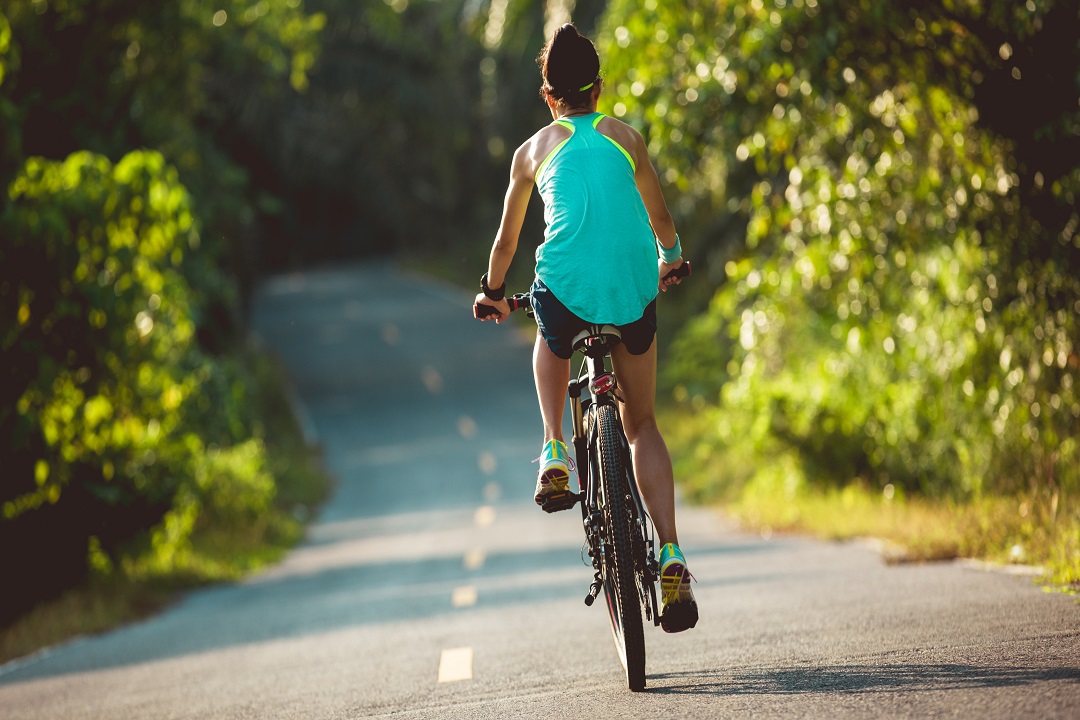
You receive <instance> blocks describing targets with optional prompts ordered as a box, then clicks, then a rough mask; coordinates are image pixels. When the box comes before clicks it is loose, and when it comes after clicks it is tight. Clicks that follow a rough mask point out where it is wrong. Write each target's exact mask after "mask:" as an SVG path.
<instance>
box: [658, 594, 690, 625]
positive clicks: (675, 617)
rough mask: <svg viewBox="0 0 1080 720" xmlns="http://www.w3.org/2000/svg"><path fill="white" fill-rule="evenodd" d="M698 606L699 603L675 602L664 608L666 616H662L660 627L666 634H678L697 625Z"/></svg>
mask: <svg viewBox="0 0 1080 720" xmlns="http://www.w3.org/2000/svg"><path fill="white" fill-rule="evenodd" d="M697 621H698V606H697V602H696V601H694V600H691V601H690V602H675V603H671V604H670V605H668V606H667V607H666V608H664V614H663V615H661V616H660V627H662V628H663V629H664V632H668V633H677V632H682V631H684V630H689V629H690V628H692V627H694V626H696V625H697Z"/></svg>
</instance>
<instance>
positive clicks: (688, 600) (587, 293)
mask: <svg viewBox="0 0 1080 720" xmlns="http://www.w3.org/2000/svg"><path fill="white" fill-rule="evenodd" d="M537 63H538V64H539V65H540V68H541V70H542V72H543V77H544V83H543V86H542V87H541V90H540V94H541V97H542V98H543V99H544V100H545V101H546V102H547V105H548V108H549V109H550V110H551V117H552V119H553V121H554V122H552V123H551V124H550V125H547V126H546V127H544V128H542V129H541V130H540V131H538V132H537V133H536V134H535V135H533V136H532V137H531V138H529V139H528V140H527V141H526V142H525V143H524V144H523V145H522V146H521V147H519V148H518V149H517V151H516V152H515V153H514V159H513V163H512V165H511V169H510V184H509V187H508V189H507V191H506V198H505V201H504V204H503V213H502V221H501V223H500V225H499V230H498V233H497V235H496V236H495V242H494V245H493V246H492V248H491V257H490V259H489V262H488V271H487V273H486V274H485V275H484V276H483V278H482V279H481V290H482V292H481V293H480V294H479V295H477V296H476V303H477V304H480V305H490V306H492V307H494V308H495V309H496V310H498V314H497V315H494V314H493V315H490V316H488V317H487V318H485V319H494V320H495V321H496V322H502V321H503V320H505V319H506V318H507V316H508V315H509V313H510V307H509V305H508V304H507V302H506V300H505V299H504V295H505V278H506V272H507V270H508V269H509V267H510V263H511V261H512V260H513V257H514V253H515V252H516V250H517V245H518V236H519V234H520V232H521V227H522V223H523V221H524V218H525V210H526V208H527V206H528V203H529V197H530V196H531V194H532V190H533V186H534V185H535V186H536V187H537V188H538V189H539V192H540V196H541V197H542V198H543V201H544V218H545V221H546V226H547V227H546V231H545V234H544V242H543V243H542V244H541V245H540V246H539V247H538V248H537V251H536V279H535V280H534V282H533V286H532V305H533V310H534V311H535V314H536V322H537V326H538V332H537V337H536V344H535V347H534V350H533V374H534V377H535V380H536V392H537V396H538V398H539V401H540V414H541V416H542V418H543V422H544V447H543V451H542V453H541V456H540V458H539V461H540V471H539V473H538V477H537V481H536V493H535V500H536V502H537V504H542V503H543V500H544V497H545V496H546V495H548V494H550V493H552V492H557V491H565V490H566V489H567V486H568V483H569V478H570V475H569V472H570V468H569V466H568V463H569V461H568V454H567V448H566V444H565V443H564V442H563V432H562V419H563V408H564V403H565V399H566V386H567V383H568V382H569V380H570V356H571V354H572V351H571V347H570V343H571V340H572V338H573V337H574V336H575V335H576V334H577V333H578V332H579V331H580V330H582V329H583V328H584V327H585V326H586V325H587V324H611V325H615V326H617V327H618V328H619V329H620V331H621V332H622V340H623V341H622V343H621V344H619V345H617V346H616V347H615V348H614V350H613V351H612V362H613V364H614V366H615V373H616V375H617V376H618V378H619V386H620V388H621V391H622V396H623V398H622V407H621V412H622V420H623V429H624V431H625V432H626V437H627V439H628V440H629V442H630V447H631V451H632V457H633V464H634V473H635V475H636V476H637V478H638V484H639V487H640V490H641V494H642V497H643V499H644V501H645V505H646V507H647V508H648V511H649V514H650V515H651V516H652V519H653V523H654V525H655V527H656V533H657V537H658V538H659V540H660V545H661V549H660V587H661V597H662V601H661V603H662V609H661V625H662V626H663V627H664V629H665V630H667V631H668V632H679V631H681V630H685V629H687V628H690V627H693V626H694V625H695V624H696V622H697V605H696V603H695V602H694V596H693V591H692V590H691V589H690V574H689V571H688V570H687V568H686V560H685V558H684V556H683V553H682V551H681V550H680V549H679V544H678V543H679V540H678V535H677V532H676V528H675V490H674V478H673V474H672V467H671V457H670V455H669V454H668V450H667V446H666V445H665V443H664V439H663V437H662V436H661V435H660V431H659V430H658V428H657V426H656V417H655V414H654V409H653V408H654V399H655V394H656V343H655V341H654V340H655V334H656V295H657V291H658V290H663V291H666V290H667V286H668V285H671V284H677V283H678V282H679V280H678V279H677V278H669V279H666V280H661V278H665V277H666V276H667V275H668V273H669V272H671V271H672V270H674V269H676V268H678V267H679V266H680V265H682V263H683V259H682V253H681V248H680V245H679V237H678V235H677V234H676V232H675V225H674V222H673V221H672V218H671V214H670V213H669V212H668V208H667V203H666V202H665V201H664V197H663V194H662V192H661V189H660V182H659V180H658V178H657V175H656V171H655V169H654V168H653V166H652V163H651V161H650V159H649V156H648V152H647V150H646V147H645V141H644V139H643V138H642V137H641V135H640V134H639V133H638V132H637V131H636V130H634V129H633V128H631V127H630V126H629V125H626V124H624V123H622V122H620V121H618V120H615V119H614V118H610V117H607V116H605V115H602V114H600V113H597V112H596V104H597V100H598V98H599V97H600V92H601V89H602V88H603V80H602V79H601V78H600V59H599V56H598V55H597V53H596V48H595V47H594V46H593V44H592V42H591V41H589V40H588V38H585V37H584V36H582V35H580V34H578V32H577V30H576V28H575V27H574V26H573V25H571V24H567V25H563V26H562V27H561V28H559V29H558V30H556V31H555V34H554V35H553V36H552V38H551V40H550V41H549V42H548V43H547V45H545V47H544V49H543V51H542V52H541V53H540V57H539V58H538V59H537ZM658 255H659V258H658V257H657V256H658Z"/></svg>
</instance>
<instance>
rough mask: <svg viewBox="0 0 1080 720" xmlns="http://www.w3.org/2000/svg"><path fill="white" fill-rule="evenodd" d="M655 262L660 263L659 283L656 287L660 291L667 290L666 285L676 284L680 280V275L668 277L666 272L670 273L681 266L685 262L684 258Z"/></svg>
mask: <svg viewBox="0 0 1080 720" xmlns="http://www.w3.org/2000/svg"><path fill="white" fill-rule="evenodd" d="M657 262H659V263H660V284H659V286H658V287H659V290H660V291H661V292H667V289H668V285H678V284H679V283H681V282H682V277H680V276H677V275H673V276H672V277H668V274H670V273H671V271H672V270H677V269H678V268H680V267H682V264H683V263H684V262H686V261H685V260H683V259H682V258H679V259H678V260H676V261H675V262H673V263H666V262H664V261H663V260H658V261H657Z"/></svg>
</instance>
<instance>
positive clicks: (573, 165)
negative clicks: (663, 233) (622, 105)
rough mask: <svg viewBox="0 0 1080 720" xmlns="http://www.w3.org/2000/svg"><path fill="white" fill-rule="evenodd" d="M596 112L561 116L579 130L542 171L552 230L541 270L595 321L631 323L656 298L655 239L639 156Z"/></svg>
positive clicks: (562, 296) (539, 254)
mask: <svg viewBox="0 0 1080 720" xmlns="http://www.w3.org/2000/svg"><path fill="white" fill-rule="evenodd" d="M604 117H605V115H602V114H601V113H593V114H591V115H580V116H575V117H569V118H561V119H559V120H556V121H555V122H557V123H558V124H560V125H562V126H563V127H565V128H567V129H568V130H570V131H571V132H572V133H573V134H572V135H571V136H570V137H569V138H567V139H566V140H564V141H563V142H562V143H560V144H559V145H557V146H556V147H555V148H554V149H553V150H552V151H551V153H549V154H548V156H547V158H545V159H544V161H543V163H541V165H540V168H539V169H538V170H537V171H536V187H537V189H538V190H539V192H540V197H541V198H543V200H544V220H545V223H546V225H547V229H546V230H545V232H544V242H543V243H542V244H541V245H540V246H539V247H538V248H537V249H536V275H537V277H539V278H540V279H541V280H542V281H543V282H544V284H545V285H547V286H548V288H549V289H550V290H551V292H552V293H554V294H555V297H557V298H558V299H559V300H560V301H561V302H562V303H563V305H565V306H566V307H567V308H569V309H570V311H571V312H573V313H574V314H575V315H577V316H578V317H580V318H581V319H582V320H585V321H587V322H591V323H610V324H612V325H626V324H628V323H632V322H634V321H635V320H637V319H638V318H640V317H641V315H642V313H643V312H644V310H645V307H646V306H647V305H648V304H649V303H650V302H652V300H653V299H654V298H655V297H656V293H657V283H658V282H659V279H660V276H659V268H658V267H657V261H656V241H655V238H654V236H653V232H652V227H651V226H650V225H649V214H648V212H646V210H645V203H644V202H643V201H642V199H641V194H640V193H639V192H638V189H637V184H636V183H635V182H634V172H635V167H634V161H633V159H632V158H631V157H630V153H628V152H627V151H626V149H625V148H623V147H622V146H621V145H619V144H618V143H617V142H615V141H614V140H612V139H611V138H609V137H607V136H606V135H604V134H602V133H600V132H599V131H598V130H597V129H596V126H597V124H599V122H600V121H601V120H603V119H604Z"/></svg>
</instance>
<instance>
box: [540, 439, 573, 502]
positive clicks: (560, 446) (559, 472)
mask: <svg viewBox="0 0 1080 720" xmlns="http://www.w3.org/2000/svg"><path fill="white" fill-rule="evenodd" d="M533 462H538V463H540V472H538V473H537V475H536V494H535V495H533V500H535V501H536V504H537V505H540V506H541V507H543V506H544V503H545V502H546V501H547V500H548V498H550V497H552V496H565V495H569V494H570V489H569V485H570V471H571V470H572V469H573V468H574V461H573V460H571V459H570V456H569V455H568V454H567V452H566V443H564V442H563V441H562V440H548V441H547V442H546V443H544V450H543V452H542V453H541V454H540V457H538V458H536V460H534V461H533Z"/></svg>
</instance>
